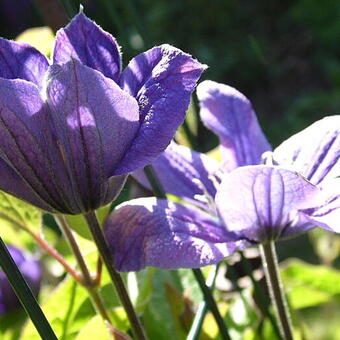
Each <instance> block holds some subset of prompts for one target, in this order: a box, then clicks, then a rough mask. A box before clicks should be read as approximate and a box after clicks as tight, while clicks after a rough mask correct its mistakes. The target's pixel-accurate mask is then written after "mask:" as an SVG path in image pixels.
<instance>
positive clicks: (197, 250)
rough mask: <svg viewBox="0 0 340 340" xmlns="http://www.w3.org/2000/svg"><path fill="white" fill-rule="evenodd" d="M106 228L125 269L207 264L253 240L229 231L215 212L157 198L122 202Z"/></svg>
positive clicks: (117, 263) (119, 263)
mask: <svg viewBox="0 0 340 340" xmlns="http://www.w3.org/2000/svg"><path fill="white" fill-rule="evenodd" d="M104 228H105V229H104V230H105V235H106V239H107V241H108V243H109V246H110V249H111V251H112V253H113V255H114V258H115V266H116V268H117V269H118V270H120V271H137V270H141V269H143V268H144V267H145V266H153V267H158V268H164V269H176V268H197V267H202V266H206V265H209V264H213V263H217V262H219V261H221V260H222V259H223V258H225V257H227V256H229V255H231V254H232V253H233V252H235V251H237V250H242V249H244V248H246V247H248V246H249V245H250V244H249V243H248V242H246V241H244V240H238V239H237V238H235V237H234V234H233V233H227V232H226V231H225V229H224V228H223V227H222V226H221V225H220V224H219V222H218V220H216V218H214V217H212V216H211V215H209V214H207V213H204V212H202V211H201V210H198V209H196V208H193V207H190V206H183V205H180V204H176V203H174V202H171V201H167V200H162V199H156V198H141V199H136V200H132V201H129V202H125V203H123V204H122V205H120V206H119V207H117V208H116V210H115V211H114V212H112V214H111V215H110V216H109V218H108V219H107V221H106V223H105V227H104Z"/></svg>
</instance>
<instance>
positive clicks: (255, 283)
mask: <svg viewBox="0 0 340 340" xmlns="http://www.w3.org/2000/svg"><path fill="white" fill-rule="evenodd" d="M240 254H241V260H242V264H243V268H244V269H245V271H246V273H247V275H248V277H249V278H250V280H251V282H252V284H253V286H254V291H255V293H257V296H258V297H259V300H260V304H261V306H262V309H263V311H264V313H265V315H266V316H267V318H268V319H269V320H270V323H271V324H272V326H273V329H274V331H275V333H276V334H277V335H278V336H280V330H279V327H278V325H277V322H276V321H275V318H274V316H273V315H272V313H271V312H270V311H269V308H268V303H267V302H266V297H265V295H264V292H263V290H262V287H261V286H260V285H259V283H258V281H257V280H256V279H255V277H254V274H253V268H252V265H251V264H250V262H249V260H248V258H247V257H246V256H245V255H244V254H243V252H240Z"/></svg>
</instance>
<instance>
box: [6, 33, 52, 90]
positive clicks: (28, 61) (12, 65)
mask: <svg viewBox="0 0 340 340" xmlns="http://www.w3.org/2000/svg"><path fill="white" fill-rule="evenodd" d="M47 68H48V61H47V59H46V57H45V56H44V55H43V54H41V53H40V52H39V51H38V50H36V49H35V48H33V47H32V46H30V45H28V44H24V43H18V42H15V41H12V40H7V39H3V38H0V77H1V78H6V79H24V80H27V81H30V82H32V83H34V84H36V85H38V86H39V87H40V88H42V85H43V79H44V76H45V73H46V71H47Z"/></svg>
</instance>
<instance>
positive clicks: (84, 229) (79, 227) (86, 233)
mask: <svg viewBox="0 0 340 340" xmlns="http://www.w3.org/2000/svg"><path fill="white" fill-rule="evenodd" d="M109 212H110V204H108V205H106V206H105V207H101V208H99V209H97V210H96V213H97V216H98V220H99V223H100V225H102V224H103V222H104V221H105V219H106V217H107V215H108V214H109ZM65 217H66V220H67V222H68V224H69V226H70V227H71V228H72V229H73V230H74V231H75V232H76V233H77V234H79V235H80V236H82V237H83V238H85V239H87V240H92V236H91V233H90V230H89V228H88V226H87V223H86V220H85V218H84V216H83V215H65Z"/></svg>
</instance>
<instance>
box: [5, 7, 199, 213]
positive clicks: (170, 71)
mask: <svg viewBox="0 0 340 340" xmlns="http://www.w3.org/2000/svg"><path fill="white" fill-rule="evenodd" d="M121 69H122V66H121V54H120V49H119V46H118V45H117V43H116V41H115V39H114V38H113V37H112V36H111V35H110V34H109V33H107V32H104V31H103V30H102V29H101V28H100V27H99V26H97V25H96V24H95V23H94V22H92V21H91V20H89V19H88V18H87V17H86V16H85V15H84V14H83V13H80V14H78V15H77V16H76V17H75V18H74V19H73V20H72V21H71V23H70V24H69V25H68V26H67V27H65V28H64V29H61V30H60V31H59V32H58V33H57V36H56V42H55V48H54V54H53V65H51V66H50V65H49V62H48V60H47V59H46V58H45V56H43V55H42V54H40V53H39V52H38V51H37V50H35V49H34V48H32V47H30V46H28V45H26V44H19V43H16V42H13V41H9V40H5V39H0V135H1V137H0V174H1V176H0V188H1V189H2V190H4V191H6V192H8V193H10V194H13V195H14V196H17V197H19V198H21V199H24V200H26V201H28V202H30V203H31V204H33V205H36V206H38V207H40V208H42V209H44V210H47V211H50V212H60V213H66V214H78V213H82V212H86V211H89V210H94V209H96V208H98V207H100V206H102V205H105V204H107V203H109V202H111V201H112V200H113V199H114V197H115V196H116V194H117V192H119V189H120V188H121V186H122V185H123V183H124V181H125V178H126V175H127V174H128V173H129V172H131V171H133V170H136V169H137V168H140V167H143V166H145V165H146V164H149V163H151V162H152V161H153V160H154V159H155V158H156V156H158V155H159V154H160V153H161V152H162V151H163V150H164V149H165V148H166V147H167V145H168V144H169V142H170V140H171V138H172V137H173V135H174V133H175V131H176V129H177V127H178V126H179V125H180V124H181V123H182V122H183V119H184V116H185V111H186V109H187V107H188V105H189V100H190V95H191V93H192V92H193V90H194V88H195V86H196V82H197V80H198V78H199V77H200V75H201V73H202V71H203V70H204V69H205V66H204V65H202V64H200V63H199V62H197V61H196V60H194V59H192V58H191V56H189V55H187V54H185V53H183V52H182V51H181V50H179V49H176V48H174V47H172V46H169V45H161V46H158V47H154V48H152V49H150V50H148V51H146V52H144V53H141V54H140V55H138V56H137V57H135V58H134V59H132V60H131V62H130V63H129V65H128V66H127V67H126V69H125V70H124V71H123V72H121Z"/></svg>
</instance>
